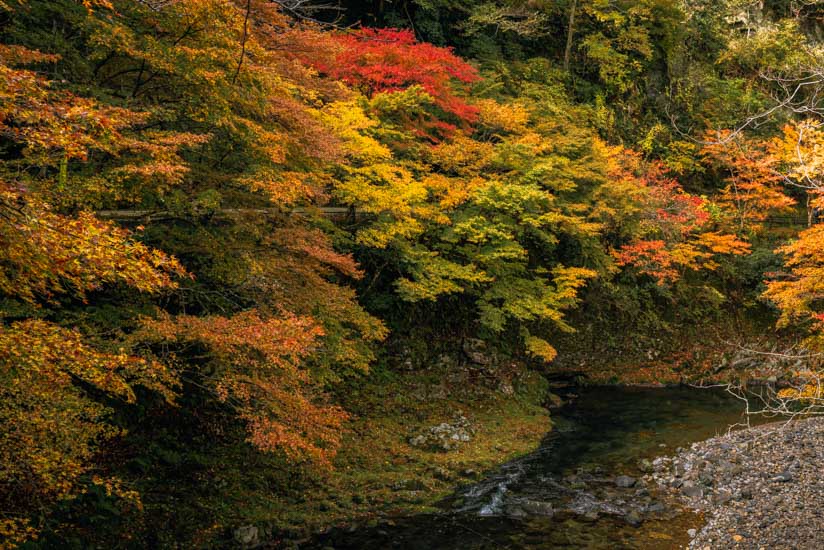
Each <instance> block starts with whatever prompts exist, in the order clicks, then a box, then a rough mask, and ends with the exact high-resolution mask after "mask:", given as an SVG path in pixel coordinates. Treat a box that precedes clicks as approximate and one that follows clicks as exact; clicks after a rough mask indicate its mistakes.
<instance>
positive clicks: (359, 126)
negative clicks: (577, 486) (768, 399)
mask: <svg viewBox="0 0 824 550" xmlns="http://www.w3.org/2000/svg"><path fill="white" fill-rule="evenodd" d="M823 18H824V5H819V2H817V1H810V0H762V1H756V0H717V1H709V0H638V1H634V0H633V1H630V0H610V1H608V0H489V1H484V2H473V1H470V0H396V1H394V2H389V1H384V0H373V1H364V2H349V1H342V2H325V1H320V0H319V1H317V2H312V1H308V0H82V1H81V0H3V1H2V2H0V37H2V43H1V44H0V71H2V73H3V75H2V82H0V156H1V158H2V164H0V425H2V428H0V548H16V547H19V546H23V547H26V548H87V547H99V548H153V547H158V548H168V547H180V548H193V547H219V546H232V545H239V544H241V542H247V543H251V542H254V543H258V542H260V543H263V542H266V540H263V539H265V538H266V537H268V538H269V539H270V540H272V541H275V540H280V539H282V538H284V537H285V538H289V537H292V538H300V537H301V536H303V535H304V534H305V533H310V532H312V531H314V530H317V529H321V528H324V527H326V526H328V525H331V524H333V523H336V522H339V521H345V520H350V519H352V518H361V519H366V520H368V519H369V518H374V517H375V514H377V513H378V511H382V512H387V511H394V512H395V513H404V512H406V511H409V510H421V509H426V507H427V506H429V505H430V504H431V501H432V500H434V499H435V498H436V497H437V496H440V495H442V494H444V492H448V491H449V490H450V488H451V487H453V486H454V485H455V484H456V483H457V480H456V477H461V476H463V477H467V478H471V477H472V476H473V475H476V472H477V471H478V470H482V469H484V468H488V467H490V466H492V465H493V464H495V463H499V462H502V461H504V460H506V459H507V458H508V457H510V456H512V455H515V454H519V453H522V452H525V451H526V450H527V449H528V448H529V446H530V445H533V444H534V442H535V441H536V440H537V439H540V437H541V434H543V433H545V432H546V431H547V430H548V429H549V422H550V421H549V419H548V418H549V417H548V412H547V408H546V407H547V406H548V404H547V402H546V399H547V398H546V396H547V395H548V394H547V391H548V383H549V382H548V381H551V380H552V379H553V377H557V376H562V375H564V373H566V374H567V375H568V376H573V377H576V379H577V380H578V381H579V382H584V383H586V382H587V381H588V382H590V383H594V382H599V383H604V382H609V383H614V384H632V383H656V384H664V383H666V384H670V383H678V382H683V381H702V380H710V379H717V378H718V377H719V376H720V377H731V376H733V375H735V376H748V374H747V373H740V372H730V371H728V370H727V371H723V372H721V373H720V374H719V370H718V369H717V368H716V366H717V364H718V361H719V360H720V358H721V356H722V355H723V354H724V353H725V349H726V348H725V347H724V344H723V342H731V341H744V340H746V341H748V342H762V343H764V342H766V341H768V340H769V341H770V342H773V341H782V342H793V343H794V344H797V343H798V342H803V344H801V345H803V347H804V348H805V349H810V350H815V349H819V350H820V349H822V348H824V224H820V223H819V222H820V221H824V177H823V176H822V167H824V128H822V123H824V106H822V105H823V104H822V100H823V96H822V92H824V48H822V35H823V34H824V23H822V19H823ZM791 375H792V376H794V377H797V378H799V377H800V378H801V379H803V380H806V381H808V382H809V384H808V385H806V386H802V389H801V390H799V391H800V392H801V393H802V394H803V395H801V397H804V398H808V399H810V400H815V399H817V398H819V397H821V395H820V393H821V389H820V385H816V384H815V382H816V381H817V380H818V378H817V371H813V370H811V371H807V372H799V371H798V370H797V371H796V372H793V373H791ZM713 377H715V378H713ZM785 393H786V392H785ZM790 397H792V398H795V399H797V398H798V392H796V394H794V395H792V396H790ZM604 406H607V407H608V406H609V403H608V402H607V403H605V404H604ZM456 411H459V413H458V415H459V416H461V418H462V419H463V420H466V417H468V418H469V420H468V421H467V422H469V421H471V422H472V423H473V424H474V426H475V427H473V428H472V430H471V431H472V433H471V434H470V433H468V432H469V431H470V430H469V429H468V428H467V433H465V434H464V433H463V432H462V433H461V434H459V436H457V437H455V438H453V439H454V440H455V441H454V442H447V443H446V444H444V443H443V441H440V440H437V438H434V439H435V440H434V441H429V439H432V438H431V437H430V435H431V433H430V432H427V431H425V430H424V432H421V430H422V429H424V427H425V426H428V425H432V424H438V423H440V422H447V421H451V419H452V418H453V416H454V415H455V413H456ZM464 415H465V416H464ZM463 420H461V421H463ZM419 433H424V435H422V436H418V437H415V436H416V434H419ZM432 433H434V432H432ZM426 434H430V435H426ZM427 438H429V439H427ZM453 443H454V445H453ZM423 470H426V471H427V472H429V473H428V474H427V476H428V477H426V478H425V479H419V476H418V474H415V475H414V476H413V475H412V474H410V472H420V471H423ZM410 477H412V478H413V479H412V480H410V479H409V478H410ZM399 480H401V481H399ZM397 483H402V484H403V483H406V484H407V485H410V487H407V488H409V489H412V491H411V492H414V494H415V497H414V498H411V497H409V494H410V491H397V490H393V488H392V487H393V484H394V485H397ZM415 484H419V485H420V484H422V487H424V489H422V490H418V489H415V487H412V485H415ZM395 489H397V487H395ZM249 525H254V526H258V527H260V531H259V532H258V528H257V527H256V528H255V530H254V534H253V536H251V537H250V539H249V540H246V541H239V540H238V537H239V536H240V537H241V538H242V536H243V532H241V533H240V535H238V528H239V527H241V526H249ZM263 526H265V528H264V527H263Z"/></svg>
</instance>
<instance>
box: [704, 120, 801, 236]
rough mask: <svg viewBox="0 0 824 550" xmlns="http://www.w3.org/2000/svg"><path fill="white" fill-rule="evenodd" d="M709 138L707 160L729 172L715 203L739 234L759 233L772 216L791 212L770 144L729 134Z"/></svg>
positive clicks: (721, 133) (789, 200) (720, 133)
mask: <svg viewBox="0 0 824 550" xmlns="http://www.w3.org/2000/svg"><path fill="white" fill-rule="evenodd" d="M710 139H711V140H713V141H711V142H710V144H709V145H707V146H705V147H704V151H705V154H706V156H707V158H708V160H710V161H711V162H713V163H715V164H716V165H717V166H720V167H721V168H722V169H723V170H727V171H728V173H729V175H728V176H727V178H726V180H725V181H726V182H727V186H726V187H724V188H723V189H722V190H721V193H719V195H718V196H717V197H716V198H715V202H716V203H717V204H718V205H719V206H720V207H721V208H722V209H723V210H724V211H725V212H727V213H728V215H731V216H732V217H734V219H735V220H736V225H737V230H738V231H739V232H742V233H743V232H745V231H758V230H760V229H761V228H762V224H763V222H764V221H765V220H766V219H767V218H768V217H769V215H770V214H771V213H776V212H787V211H789V210H790V209H791V207H792V206H793V205H794V204H795V200H794V199H793V198H792V197H790V196H788V195H787V194H786V193H785V192H784V189H783V186H782V183H783V177H782V175H781V174H780V172H779V171H778V169H777V164H778V162H779V159H778V157H777V156H776V155H775V154H773V153H772V152H771V151H770V150H769V144H767V143H758V142H756V141H753V140H746V139H743V138H742V139H733V137H732V136H731V135H730V132H729V131H725V132H719V133H718V134H717V135H713V136H711V137H710Z"/></svg>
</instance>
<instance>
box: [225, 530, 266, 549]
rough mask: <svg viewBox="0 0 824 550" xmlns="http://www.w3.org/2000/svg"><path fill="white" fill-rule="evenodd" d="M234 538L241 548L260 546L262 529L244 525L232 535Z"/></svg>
mask: <svg viewBox="0 0 824 550" xmlns="http://www.w3.org/2000/svg"><path fill="white" fill-rule="evenodd" d="M232 536H233V537H234V539H235V542H237V543H238V544H239V545H240V546H242V547H245V548H248V547H251V546H257V545H258V544H260V529H258V528H257V527H255V526H254V525H244V526H242V527H238V528H237V529H235V530H234V532H233V533H232Z"/></svg>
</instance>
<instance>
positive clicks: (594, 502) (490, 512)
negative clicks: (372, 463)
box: [306, 387, 744, 550]
mask: <svg viewBox="0 0 824 550" xmlns="http://www.w3.org/2000/svg"><path fill="white" fill-rule="evenodd" d="M743 409H744V407H743V404H742V403H741V402H740V401H738V400H736V399H734V398H732V397H730V396H728V395H726V394H725V393H723V392H719V391H713V390H700V389H690V388H666V389H664V388H662V389H642V388H613V387H609V388H590V389H585V390H580V392H578V398H577V399H575V400H574V401H573V402H572V404H570V405H567V406H566V407H564V408H563V409H562V410H560V411H558V412H556V413H554V414H553V416H552V420H553V424H554V428H553V430H552V432H550V433H549V434H548V435H547V437H546V438H545V439H544V441H543V442H542V444H541V447H540V448H539V449H538V450H537V451H535V452H534V453H532V454H530V455H528V456H526V457H523V458H521V459H519V460H516V461H513V462H510V463H507V464H505V465H503V466H501V467H500V468H499V469H497V470H495V471H493V472H491V473H490V474H489V475H488V476H487V478H486V479H484V480H483V481H481V482H479V483H476V484H473V485H470V486H467V487H463V488H461V489H460V490H458V491H457V492H456V494H455V496H454V497H453V498H452V499H449V501H448V502H446V503H444V513H443V514H438V515H421V516H412V517H406V518H394V519H393V521H392V522H391V524H384V525H380V526H378V527H375V528H368V529H366V528H364V529H359V530H355V531H352V532H349V531H344V530H339V531H334V532H332V533H330V534H328V535H325V536H323V537H322V538H321V539H319V540H316V541H313V542H312V543H311V544H309V545H308V546H306V547H307V548H324V547H326V548H335V549H383V548H387V549H391V548H399V549H415V550H417V549H421V550H423V549H493V548H511V549H520V548H523V549H560V548H592V549H595V548H598V549H601V548H603V549H613V548H615V549H620V548H643V549H647V548H649V549H668V548H681V547H684V546H685V545H686V544H687V543H688V542H689V537H688V535H687V529H690V528H697V527H699V526H700V525H701V523H702V520H701V518H700V517H699V516H698V515H696V514H695V513H692V512H688V511H685V510H683V509H681V508H679V507H678V506H676V505H674V504H672V503H669V502H667V500H666V499H664V498H663V497H662V495H659V494H657V493H656V492H655V490H652V491H651V494H649V493H648V492H647V490H646V489H644V488H643V487H645V486H644V484H643V483H642V482H640V481H639V483H638V485H636V486H635V487H631V488H620V487H617V486H616V484H615V482H614V479H615V477H616V476H618V475H622V474H625V475H630V476H633V477H640V476H641V475H643V474H642V472H641V471H639V469H638V463H639V461H640V460H641V459H644V458H647V459H653V458H654V457H656V456H661V455H669V454H674V452H675V450H676V448H678V447H687V446H689V445H690V444H691V443H693V442H695V441H700V440H703V439H707V438H709V437H712V436H714V435H718V434H721V433H724V432H726V431H727V430H728V428H729V427H730V426H731V425H733V424H737V423H739V422H742V421H744V418H743V416H742V414H743ZM536 503H537V504H536ZM547 503H548V504H549V505H550V506H551V507H552V508H553V509H554V510H555V514H554V516H553V517H551V518H550V517H546V516H543V515H541V513H540V510H539V511H538V512H537V513H536V510H535V508H536V506H537V507H541V506H547ZM631 513H633V514H635V518H633V519H636V520H637V518H638V517H640V519H641V520H642V523H641V524H640V525H637V523H638V522H637V521H631V520H630V519H628V518H632V516H631V515H629V514H631ZM632 523H635V524H636V525H634V526H633V525H632Z"/></svg>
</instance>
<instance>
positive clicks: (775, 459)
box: [652, 418, 824, 550]
mask: <svg viewBox="0 0 824 550" xmlns="http://www.w3.org/2000/svg"><path fill="white" fill-rule="evenodd" d="M822 465H824V419H822V418H812V419H804V420H798V421H794V422H791V423H786V422H781V423H775V424H769V425H766V426H759V427H756V428H751V429H747V430H741V431H737V432H732V433H730V434H728V435H724V436H719V437H715V438H712V439H708V440H706V441H703V442H700V443H695V444H693V445H692V446H691V447H690V448H689V449H686V450H684V449H682V450H680V452H679V453H678V454H677V455H676V456H675V457H671V458H658V459H656V460H655V461H654V462H653V468H654V471H653V473H652V477H653V478H654V479H655V481H656V482H657V483H658V484H659V485H661V486H662V487H665V488H666V489H668V490H669V491H671V492H672V493H673V494H674V495H677V496H678V498H680V499H682V500H683V501H684V502H686V503H687V504H688V505H689V506H691V507H693V508H695V509H698V510H702V511H704V513H705V515H706V519H707V523H706V525H705V526H704V527H703V528H702V529H701V530H700V531H698V532H697V533H695V536H694V538H693V540H692V542H691V544H690V547H691V548H700V549H704V548H712V549H715V548H747V549H749V548H755V549H761V548H764V549H770V550H773V549H777V548H788V549H789V548H792V549H798V550H802V549H803V550H806V549H814V548H824V476H822ZM690 534H691V535H692V533H690Z"/></svg>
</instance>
